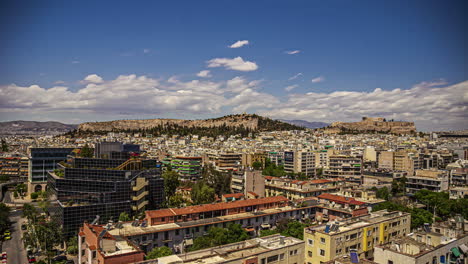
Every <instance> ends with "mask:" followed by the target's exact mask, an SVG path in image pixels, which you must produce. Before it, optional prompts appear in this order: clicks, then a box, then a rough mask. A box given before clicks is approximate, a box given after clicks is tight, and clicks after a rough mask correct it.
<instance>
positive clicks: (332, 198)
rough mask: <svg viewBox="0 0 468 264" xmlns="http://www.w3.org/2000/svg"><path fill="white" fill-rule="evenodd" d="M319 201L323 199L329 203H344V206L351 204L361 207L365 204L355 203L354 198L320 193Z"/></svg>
mask: <svg viewBox="0 0 468 264" xmlns="http://www.w3.org/2000/svg"><path fill="white" fill-rule="evenodd" d="M318 198H320V199H325V200H329V201H333V202H336V203H344V204H353V205H363V204H366V203H364V202H360V201H357V200H356V199H354V198H348V197H344V196H340V195H334V194H330V193H322V194H320V195H319V196H318Z"/></svg>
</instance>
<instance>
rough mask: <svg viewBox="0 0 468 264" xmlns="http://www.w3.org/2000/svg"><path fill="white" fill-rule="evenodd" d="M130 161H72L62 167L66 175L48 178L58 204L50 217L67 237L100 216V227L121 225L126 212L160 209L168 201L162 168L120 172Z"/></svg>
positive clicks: (153, 165) (145, 164) (152, 164)
mask: <svg viewBox="0 0 468 264" xmlns="http://www.w3.org/2000/svg"><path fill="white" fill-rule="evenodd" d="M124 162H126V160H111V159H91V158H72V159H71V160H69V163H68V165H66V166H62V165H59V166H61V169H60V170H62V171H63V173H57V174H59V175H61V176H62V175H63V176H62V177H61V176H57V174H56V173H54V172H53V171H52V172H50V173H49V176H48V182H47V184H48V187H49V190H50V192H51V197H52V198H53V199H54V200H56V202H55V203H54V204H53V206H52V207H51V209H50V214H51V217H52V218H53V219H55V220H56V221H57V222H58V223H59V224H61V225H62V226H63V229H64V233H65V235H67V236H71V235H74V234H75V233H76V232H77V231H78V228H79V227H80V226H81V225H82V224H83V222H84V221H89V222H91V221H92V220H93V219H94V218H96V215H99V216H100V221H99V222H100V223H106V222H107V221H108V220H113V221H114V222H115V221H118V217H119V215H120V214H121V213H122V212H127V213H128V214H129V215H132V214H135V213H136V212H139V211H143V210H145V209H157V208H159V205H160V204H161V203H162V202H163V200H164V180H163V179H162V178H161V164H160V163H159V162H157V161H156V160H143V161H141V169H140V170H117V169H116V167H118V166H119V165H120V164H122V163H124Z"/></svg>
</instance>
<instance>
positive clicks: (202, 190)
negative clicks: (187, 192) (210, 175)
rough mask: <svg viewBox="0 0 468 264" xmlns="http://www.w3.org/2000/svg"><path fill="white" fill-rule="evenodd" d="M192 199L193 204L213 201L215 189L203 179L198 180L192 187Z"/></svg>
mask: <svg viewBox="0 0 468 264" xmlns="http://www.w3.org/2000/svg"><path fill="white" fill-rule="evenodd" d="M192 201H193V203H194V204H207V203H212V202H214V201H215V190H214V189H213V188H211V187H210V186H208V185H207V184H206V183H205V182H204V181H199V182H197V183H196V184H195V185H194V186H193V187H192Z"/></svg>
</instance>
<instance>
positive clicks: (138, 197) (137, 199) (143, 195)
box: [132, 191, 148, 201]
mask: <svg viewBox="0 0 468 264" xmlns="http://www.w3.org/2000/svg"><path fill="white" fill-rule="evenodd" d="M146 195H148V191H144V192H142V193H140V194H139V195H138V196H132V200H133V201H139V200H141V198H143V197H145V196H146Z"/></svg>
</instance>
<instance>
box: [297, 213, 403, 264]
mask: <svg viewBox="0 0 468 264" xmlns="http://www.w3.org/2000/svg"><path fill="white" fill-rule="evenodd" d="M410 224H411V215H410V214H409V213H403V212H388V211H387V210H382V211H377V212H373V213H371V214H368V215H365V216H361V217H354V218H351V219H348V220H345V221H343V222H334V223H329V224H326V225H319V226H314V227H308V228H305V229H304V240H305V263H307V264H321V263H323V262H327V261H331V260H333V259H335V258H338V257H340V256H344V255H349V253H350V251H351V250H355V251H356V252H357V253H358V254H359V258H360V259H362V258H366V259H369V258H372V257H373V252H374V246H375V245H382V244H386V243H388V242H389V241H390V240H391V239H393V238H394V237H400V236H404V235H406V234H408V233H409V232H410Z"/></svg>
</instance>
